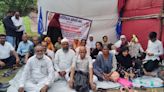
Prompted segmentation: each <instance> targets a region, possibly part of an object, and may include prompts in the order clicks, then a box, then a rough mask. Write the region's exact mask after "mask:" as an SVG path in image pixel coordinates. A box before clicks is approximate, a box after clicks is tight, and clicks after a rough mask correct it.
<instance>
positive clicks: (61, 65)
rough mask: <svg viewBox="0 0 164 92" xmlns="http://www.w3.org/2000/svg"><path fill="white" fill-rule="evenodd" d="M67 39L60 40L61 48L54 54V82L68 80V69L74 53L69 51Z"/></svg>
mask: <svg viewBox="0 0 164 92" xmlns="http://www.w3.org/2000/svg"><path fill="white" fill-rule="evenodd" d="M68 42H69V41H68V39H66V38H64V39H62V40H61V45H62V48H61V49H59V50H58V51H57V52H56V54H55V60H54V68H55V70H56V72H55V75H57V76H55V77H56V78H55V79H56V80H58V79H66V80H67V81H68V79H69V76H68V75H69V72H70V67H71V65H72V62H73V57H74V56H75V52H74V51H73V50H72V49H69V43H68Z"/></svg>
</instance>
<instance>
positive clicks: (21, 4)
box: [0, 0, 37, 20]
mask: <svg viewBox="0 0 164 92" xmlns="http://www.w3.org/2000/svg"><path fill="white" fill-rule="evenodd" d="M0 6H1V7H0V20H1V19H2V18H3V17H4V16H5V14H6V12H7V11H9V10H12V11H19V12H20V13H21V15H23V16H25V15H27V14H28V13H29V12H30V11H31V10H32V9H36V8H37V0H0Z"/></svg>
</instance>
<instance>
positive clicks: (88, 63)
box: [72, 55, 93, 72]
mask: <svg viewBox="0 0 164 92" xmlns="http://www.w3.org/2000/svg"><path fill="white" fill-rule="evenodd" d="M72 67H74V68H75V70H80V71H83V72H89V68H93V66H92V58H91V57H90V56H86V57H85V58H84V59H81V57H80V55H78V56H75V57H74V58H73V64H72Z"/></svg>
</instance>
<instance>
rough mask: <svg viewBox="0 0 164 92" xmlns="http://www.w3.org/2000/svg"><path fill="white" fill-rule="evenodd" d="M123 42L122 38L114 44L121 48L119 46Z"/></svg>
mask: <svg viewBox="0 0 164 92" xmlns="http://www.w3.org/2000/svg"><path fill="white" fill-rule="evenodd" d="M121 44H122V41H121V40H118V41H117V42H116V43H115V44H114V46H115V47H117V48H119V47H120V46H121Z"/></svg>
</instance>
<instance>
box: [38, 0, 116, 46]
mask: <svg viewBox="0 0 164 92" xmlns="http://www.w3.org/2000/svg"><path fill="white" fill-rule="evenodd" d="M117 3H118V0H46V1H45V0H38V7H42V13H43V14H42V15H43V25H44V27H45V26H46V11H52V12H57V13H62V14H67V15H71V16H77V17H81V18H86V19H90V20H92V26H91V29H90V33H89V34H92V35H93V36H94V38H95V40H96V41H101V40H102V36H104V35H107V36H108V37H109V41H110V42H112V43H113V42H115V41H116V32H115V27H116V23H117V20H118V15H117ZM45 31H46V30H45Z"/></svg>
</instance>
